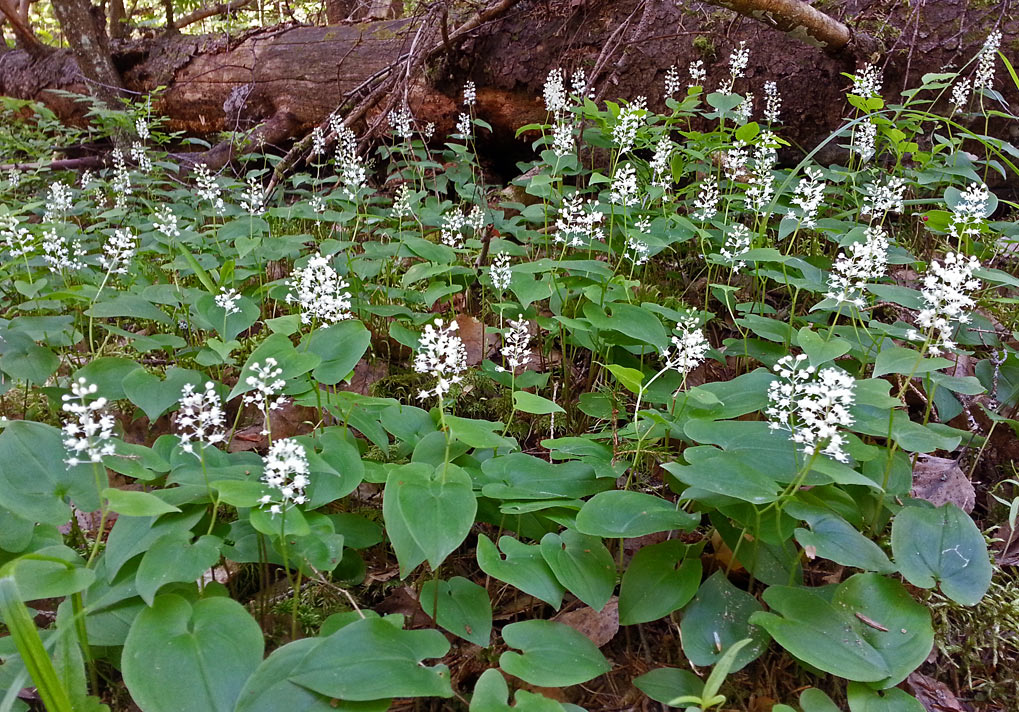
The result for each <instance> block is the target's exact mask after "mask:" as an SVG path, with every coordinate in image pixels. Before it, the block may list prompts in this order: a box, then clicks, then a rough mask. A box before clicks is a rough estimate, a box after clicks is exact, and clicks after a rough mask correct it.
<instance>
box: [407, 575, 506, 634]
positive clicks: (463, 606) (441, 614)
mask: <svg viewBox="0 0 1019 712" xmlns="http://www.w3.org/2000/svg"><path fill="white" fill-rule="evenodd" d="M418 602H419V603H420V604H421V610H423V611H424V612H425V613H426V614H427V615H428V616H429V617H430V618H433V619H434V620H435V622H436V623H438V624H439V625H440V626H442V627H443V628H445V629H446V630H448V631H449V632H450V633H452V634H453V635H456V636H459V637H460V638H463V639H464V640H468V641H470V642H472V643H474V644H475V645H480V646H481V647H482V648H487V647H488V644H489V642H490V640H489V639H490V638H491V636H492V602H491V600H489V598H488V591H486V590H485V589H484V588H482V587H481V586H479V585H478V584H476V583H474V582H473V581H469V580H467V579H465V578H463V577H462V576H454V577H453V578H451V579H449V580H448V581H443V580H441V579H439V580H436V579H429V580H428V581H425V583H424V584H423V585H422V586H421V594H420V596H419V597H418Z"/></svg>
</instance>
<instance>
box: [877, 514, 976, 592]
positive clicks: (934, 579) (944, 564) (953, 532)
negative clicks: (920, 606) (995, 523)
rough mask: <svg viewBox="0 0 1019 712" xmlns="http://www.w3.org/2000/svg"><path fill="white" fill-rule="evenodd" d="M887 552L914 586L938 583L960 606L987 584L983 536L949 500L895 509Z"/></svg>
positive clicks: (926, 586)
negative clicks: (896, 511)
mask: <svg viewBox="0 0 1019 712" xmlns="http://www.w3.org/2000/svg"><path fill="white" fill-rule="evenodd" d="M892 553H893V554H894V556H895V563H896V564H897V565H898V567H899V571H900V572H902V575H903V576H904V577H905V579H906V580H907V581H909V582H910V583H911V584H913V585H914V586H919V587H920V588H933V587H934V586H935V584H938V585H940V586H941V590H942V591H943V592H944V594H945V595H946V596H948V597H949V598H951V599H952V600H953V601H956V602H957V603H960V604H962V605H964V606H975V605H976V604H977V603H979V602H980V599H981V598H983V597H984V594H985V593H986V592H987V588H988V587H989V586H990V584H991V574H992V573H993V570H992V568H991V563H990V559H989V557H988V555H987V544H986V542H985V541H984V536H983V534H981V533H980V529H978V528H977V525H976V524H975V523H974V522H973V520H972V519H971V518H970V516H969V515H968V514H966V513H965V512H963V511H962V510H961V509H959V508H958V507H957V506H956V505H954V504H952V503H948V504H944V505H942V506H941V507H938V508H937V509H934V508H931V507H928V506H924V505H917V506H912V507H906V508H904V509H903V510H902V511H900V512H899V513H898V514H897V515H896V517H895V520H894V521H893V522H892Z"/></svg>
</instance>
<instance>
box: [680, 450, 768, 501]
mask: <svg viewBox="0 0 1019 712" xmlns="http://www.w3.org/2000/svg"><path fill="white" fill-rule="evenodd" d="M684 456H685V457H686V459H687V461H689V462H690V464H689V465H681V464H679V463H678V462H668V463H665V464H664V465H662V467H663V468H665V469H666V470H667V471H669V472H670V473H672V474H673V475H675V476H676V478H677V479H678V480H679V481H680V482H682V483H683V484H687V485H690V486H691V487H697V488H699V489H703V490H707V491H708V492H715V493H716V494H723V495H726V496H728V497H733V498H735V499H740V500H743V501H745V502H752V503H753V504H767V503H768V502H773V501H774V500H776V499H778V495H779V486H778V483H777V482H776V481H775V480H774V479H773V478H772V477H769V476H768V475H766V474H764V473H763V472H760V471H758V470H757V469H755V468H754V467H753V466H751V465H750V464H749V463H748V462H747V461H746V459H745V458H742V457H740V456H739V455H735V454H733V453H729V452H724V451H721V450H718V449H717V448H714V447H692V448H687V449H686V451H685V452H684Z"/></svg>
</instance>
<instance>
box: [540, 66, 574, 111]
mask: <svg viewBox="0 0 1019 712" xmlns="http://www.w3.org/2000/svg"><path fill="white" fill-rule="evenodd" d="M543 94H544V97H545V110H546V111H548V113H550V114H556V115H558V114H560V113H562V112H564V111H566V109H567V108H569V100H568V97H567V96H566V86H565V83H564V79H563V70H561V69H559V68H558V67H557V68H555V69H552V70H551V71H549V73H548V76H547V77H546V78H545V88H544V90H543Z"/></svg>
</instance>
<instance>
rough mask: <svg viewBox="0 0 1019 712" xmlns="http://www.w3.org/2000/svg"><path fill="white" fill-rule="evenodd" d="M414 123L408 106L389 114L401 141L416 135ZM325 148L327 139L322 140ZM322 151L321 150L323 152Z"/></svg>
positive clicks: (390, 124)
mask: <svg viewBox="0 0 1019 712" xmlns="http://www.w3.org/2000/svg"><path fill="white" fill-rule="evenodd" d="M413 122H414V116H413V115H412V114H411V113H410V109H408V108H407V107H406V106H401V107H400V108H399V109H394V110H393V111H390V112H389V127H390V128H391V129H393V133H394V134H396V135H397V136H399V137H400V138H401V139H404V140H410V138H411V137H412V136H413V135H414V130H413V128H412V124H413ZM324 147H325V137H323V138H322V148H323V149H324ZM321 150H322V149H320V150H319V152H321Z"/></svg>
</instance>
